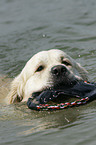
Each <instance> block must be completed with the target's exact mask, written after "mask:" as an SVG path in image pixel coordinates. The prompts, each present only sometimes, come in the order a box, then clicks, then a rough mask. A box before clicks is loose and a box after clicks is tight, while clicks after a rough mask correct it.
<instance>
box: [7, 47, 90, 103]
mask: <svg viewBox="0 0 96 145" xmlns="http://www.w3.org/2000/svg"><path fill="white" fill-rule="evenodd" d="M75 79H76V80H85V81H87V80H88V77H87V71H86V70H85V69H84V68H83V67H82V66H81V65H80V64H79V63H77V62H76V61H75V60H74V59H72V58H71V57H70V56H69V55H67V54H66V53H65V52H63V51H61V50H58V49H51V50H48V51H41V52H39V53H37V54H35V55H34V56H33V57H32V58H31V59H30V60H29V61H28V62H27V63H26V65H25V67H24V68H23V70H22V71H21V73H20V74H19V75H18V76H17V77H16V78H15V79H14V80H13V81H12V83H11V88H10V92H9V94H8V96H7V98H6V101H7V103H8V104H11V103H16V102H24V101H27V100H28V98H29V97H31V96H32V95H33V94H34V93H37V92H42V91H43V90H46V89H49V88H52V87H55V86H59V87H60V86H61V85H62V84H63V85H65V86H68V85H70V84H71V82H72V81H74V80H75Z"/></svg>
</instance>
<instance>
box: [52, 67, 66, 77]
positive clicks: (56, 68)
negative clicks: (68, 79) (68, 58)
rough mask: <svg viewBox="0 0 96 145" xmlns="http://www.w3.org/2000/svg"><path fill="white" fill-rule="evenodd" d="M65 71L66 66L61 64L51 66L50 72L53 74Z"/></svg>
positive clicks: (60, 73)
mask: <svg viewBox="0 0 96 145" xmlns="http://www.w3.org/2000/svg"><path fill="white" fill-rule="evenodd" d="M66 72H67V68H66V67H65V66H63V65H56V66H54V67H52V68H51V73H52V74H53V75H55V76H59V75H63V74H65V73H66Z"/></svg>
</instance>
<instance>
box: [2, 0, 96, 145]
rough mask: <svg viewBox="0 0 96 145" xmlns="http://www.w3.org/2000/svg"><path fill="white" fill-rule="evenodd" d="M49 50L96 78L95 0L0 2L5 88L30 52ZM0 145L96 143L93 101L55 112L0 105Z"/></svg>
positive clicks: (95, 105) (94, 144)
mask: <svg viewBox="0 0 96 145" xmlns="http://www.w3.org/2000/svg"><path fill="white" fill-rule="evenodd" d="M52 48H58V49H61V50H63V51H65V52H67V53H68V54H69V55H70V56H71V57H73V58H74V59H76V61H78V62H79V63H81V64H82V66H84V67H85V68H86V69H87V71H88V72H89V77H90V80H91V81H96V1H95V0H91V1H90V0H80V1H79V0H46V1H45V0H41V1H39V0H27V1H26V0H16V1H15V0H0V75H1V76H2V74H3V75H4V76H8V78H5V79H4V82H2V83H3V84H2V83H1V84H0V85H1V86H2V88H4V90H5V89H6V88H7V87H8V86H9V83H10V78H14V77H15V76H16V75H17V74H19V73H20V71H21V70H22V68H23V67H24V65H25V63H26V61H28V59H29V58H30V57H31V56H32V55H34V54H35V53H37V52H39V51H41V50H48V49H52ZM0 96H2V94H1V95H0ZM0 144H1V145H4V144H6V145H7V144H10V145H11V144H12V145H13V144H14V145H17V144H22V145H31V144H32V145H37V144H40V145H43V144H44V145H45V144H46V145H47V144H48V145H49V144H51V145H63V144H68V145H81V144H82V145H90V144H91V145H96V101H94V102H92V103H90V104H88V105H85V106H81V107H79V108H78V107H77V108H71V109H66V110H62V111H55V112H54V111H53V112H44V111H43V112H36V111H30V110H29V109H28V108H27V106H26V104H22V103H20V104H18V105H7V106H6V105H5V104H0Z"/></svg>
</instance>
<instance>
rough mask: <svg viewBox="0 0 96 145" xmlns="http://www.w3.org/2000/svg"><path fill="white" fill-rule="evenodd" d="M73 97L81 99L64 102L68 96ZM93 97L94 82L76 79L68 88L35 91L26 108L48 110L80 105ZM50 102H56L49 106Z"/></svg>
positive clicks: (95, 88)
mask: <svg viewBox="0 0 96 145" xmlns="http://www.w3.org/2000/svg"><path fill="white" fill-rule="evenodd" d="M74 97H75V99H76V97H77V98H78V97H79V98H81V99H79V100H77V101H74V103H73V102H71V103H70V102H66V103H64V102H65V101H68V100H69V99H70V98H74ZM94 99H96V83H89V82H88V83H86V82H84V81H77V82H76V84H74V85H73V86H72V87H69V88H65V87H64V88H63V89H62V88H59V90H55V89H53V88H50V89H49V90H44V91H42V92H36V93H34V94H33V98H29V99H28V102H27V105H28V108H29V109H32V110H43V109H44V110H46V109H47V110H48V109H49V110H50V109H56V108H57V109H62V108H66V107H70V106H74V105H82V104H85V103H86V102H89V101H92V100H94ZM62 101H64V102H62ZM50 102H52V103H57V106H56V105H55V106H54V105H53V106H50ZM58 103H61V104H58ZM48 104H49V105H48ZM62 104H63V105H62ZM58 105H59V106H58Z"/></svg>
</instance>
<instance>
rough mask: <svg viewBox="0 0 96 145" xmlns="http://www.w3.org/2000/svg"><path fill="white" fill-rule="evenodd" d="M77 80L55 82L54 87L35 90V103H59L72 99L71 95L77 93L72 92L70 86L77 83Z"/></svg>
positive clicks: (33, 95) (33, 96)
mask: <svg viewBox="0 0 96 145" xmlns="http://www.w3.org/2000/svg"><path fill="white" fill-rule="evenodd" d="M76 82H77V80H74V81H70V83H66V84H65V83H63V82H59V83H55V85H53V86H52V87H47V88H46V89H44V90H42V91H40V92H35V93H33V94H32V99H33V103H35V104H36V103H37V104H57V103H61V102H63V103H64V102H66V101H69V100H70V99H71V100H72V98H71V96H75V94H72V93H70V88H72V87H73V86H74V85H75V84H76Z"/></svg>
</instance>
